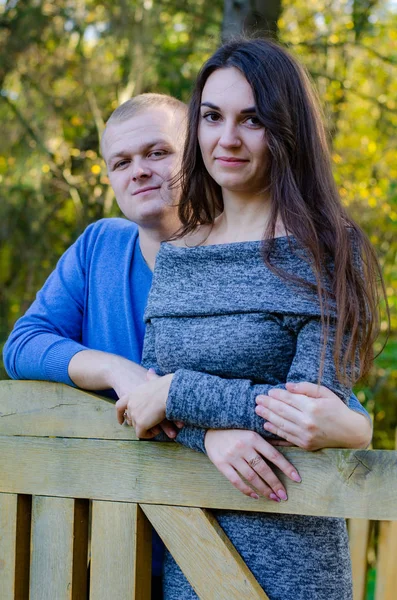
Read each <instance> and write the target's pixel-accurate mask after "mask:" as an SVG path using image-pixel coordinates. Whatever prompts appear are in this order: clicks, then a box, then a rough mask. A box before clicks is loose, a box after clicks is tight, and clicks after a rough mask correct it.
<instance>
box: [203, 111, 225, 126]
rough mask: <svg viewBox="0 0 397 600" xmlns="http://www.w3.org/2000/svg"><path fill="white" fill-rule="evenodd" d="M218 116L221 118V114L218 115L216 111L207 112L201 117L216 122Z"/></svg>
mask: <svg viewBox="0 0 397 600" xmlns="http://www.w3.org/2000/svg"><path fill="white" fill-rule="evenodd" d="M220 118H221V115H219V114H218V113H216V112H208V113H204V114H203V119H205V120H206V121H208V122H209V123H216V122H217V121H219V120H220Z"/></svg>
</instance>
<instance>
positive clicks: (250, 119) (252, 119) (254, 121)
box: [245, 117, 262, 127]
mask: <svg viewBox="0 0 397 600" xmlns="http://www.w3.org/2000/svg"><path fill="white" fill-rule="evenodd" d="M245 122H246V123H247V124H248V125H251V126H252V127H262V123H261V122H260V120H259V119H258V117H248V119H246V120H245Z"/></svg>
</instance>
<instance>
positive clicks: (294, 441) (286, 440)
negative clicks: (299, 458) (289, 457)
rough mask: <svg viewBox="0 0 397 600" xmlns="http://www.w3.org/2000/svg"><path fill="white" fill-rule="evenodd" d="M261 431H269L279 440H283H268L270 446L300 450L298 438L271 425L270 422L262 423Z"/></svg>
mask: <svg viewBox="0 0 397 600" xmlns="http://www.w3.org/2000/svg"><path fill="white" fill-rule="evenodd" d="M263 429H265V430H266V431H269V433H273V434H274V435H278V437H280V438H283V439H281V440H269V443H270V444H271V445H272V446H299V447H300V448H302V440H301V439H300V437H298V436H296V435H292V434H291V433H287V432H286V431H285V430H284V429H281V428H280V427H276V425H273V423H271V422H270V421H266V423H264V425H263Z"/></svg>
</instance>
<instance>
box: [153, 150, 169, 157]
mask: <svg viewBox="0 0 397 600" xmlns="http://www.w3.org/2000/svg"><path fill="white" fill-rule="evenodd" d="M167 154H168V152H167V151H166V150H152V152H149V154H148V157H149V158H161V157H162V156H167Z"/></svg>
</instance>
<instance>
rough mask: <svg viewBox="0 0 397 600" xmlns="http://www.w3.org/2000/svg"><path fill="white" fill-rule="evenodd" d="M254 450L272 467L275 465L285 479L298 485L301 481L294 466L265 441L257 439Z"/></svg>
mask: <svg viewBox="0 0 397 600" xmlns="http://www.w3.org/2000/svg"><path fill="white" fill-rule="evenodd" d="M256 450H257V451H258V452H259V453H260V454H261V455H262V456H264V457H265V458H266V459H267V460H269V461H270V462H271V463H272V464H273V465H276V467H278V468H279V469H280V471H282V472H283V473H284V474H285V475H286V476H287V477H289V478H290V479H292V481H295V482H298V483H300V482H301V481H302V479H301V477H300V475H299V473H298V472H297V470H296V469H295V467H294V465H293V464H292V463H290V462H289V461H288V460H287V459H286V458H285V456H284V455H283V454H281V452H279V451H278V450H277V449H276V448H275V447H274V446H272V445H271V444H269V443H268V442H266V440H264V439H263V438H261V437H258V439H257V443H256Z"/></svg>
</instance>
